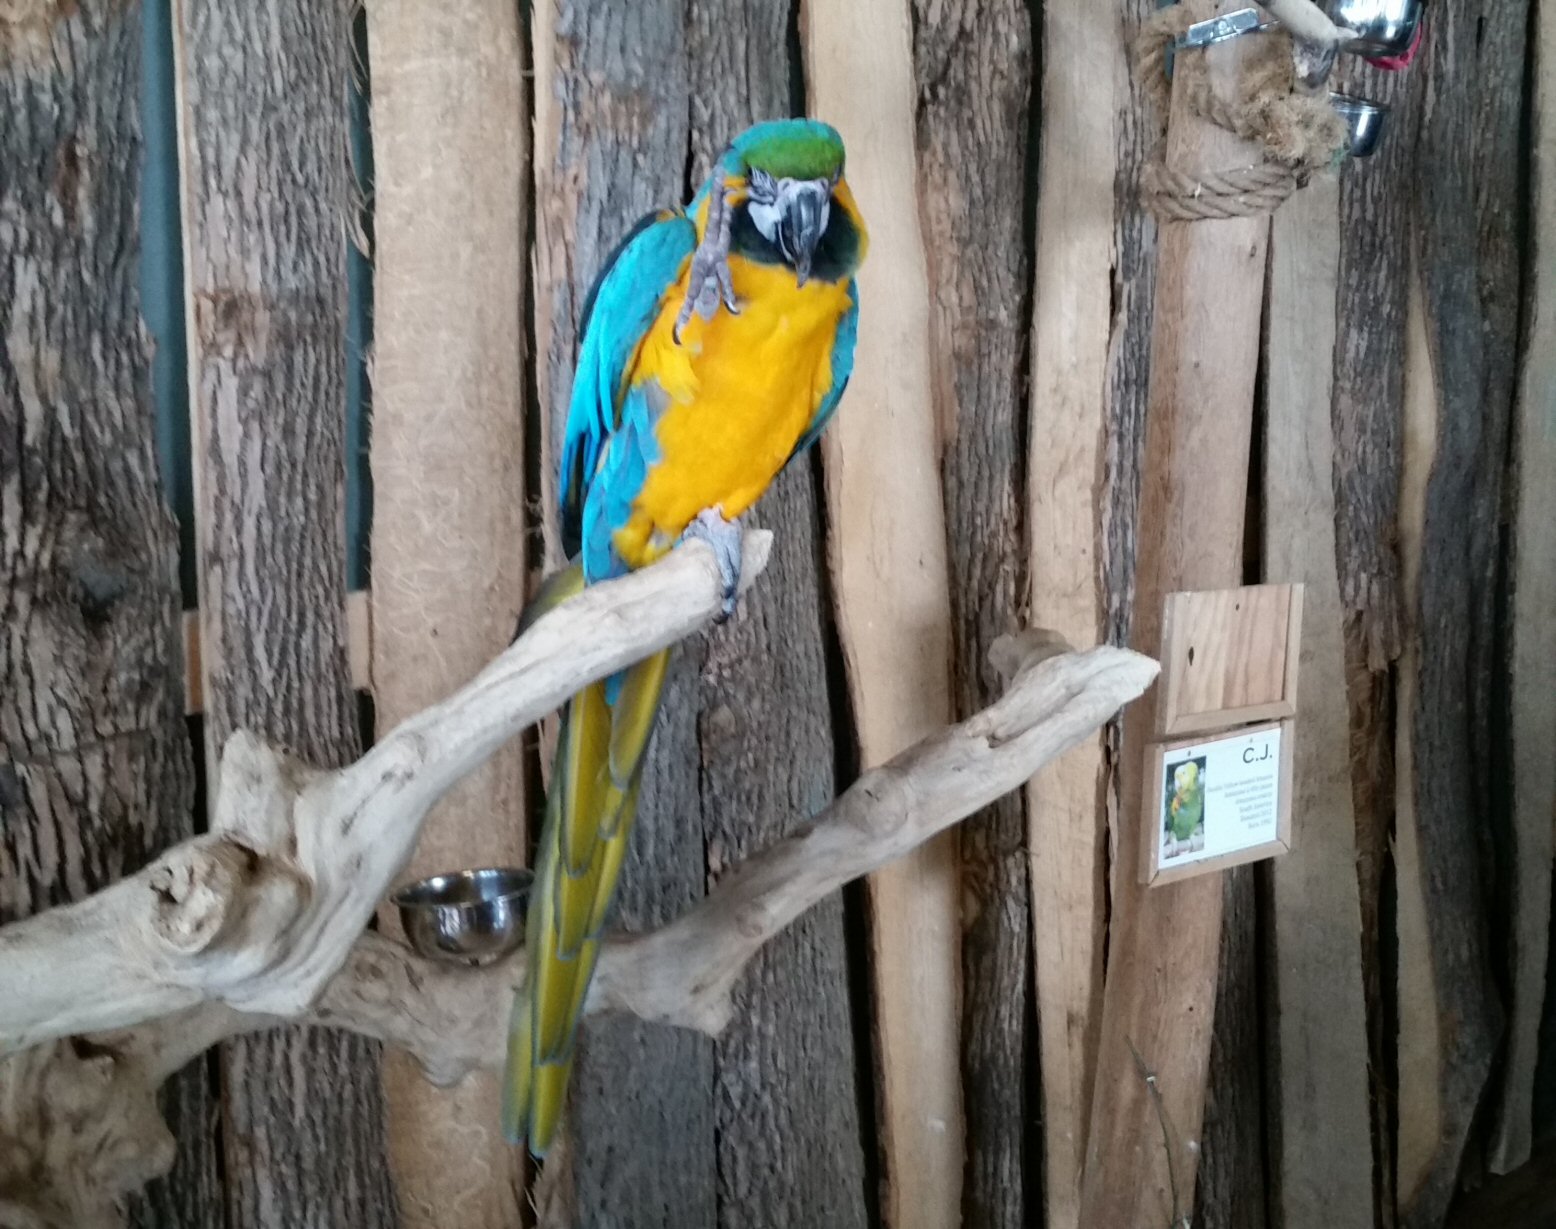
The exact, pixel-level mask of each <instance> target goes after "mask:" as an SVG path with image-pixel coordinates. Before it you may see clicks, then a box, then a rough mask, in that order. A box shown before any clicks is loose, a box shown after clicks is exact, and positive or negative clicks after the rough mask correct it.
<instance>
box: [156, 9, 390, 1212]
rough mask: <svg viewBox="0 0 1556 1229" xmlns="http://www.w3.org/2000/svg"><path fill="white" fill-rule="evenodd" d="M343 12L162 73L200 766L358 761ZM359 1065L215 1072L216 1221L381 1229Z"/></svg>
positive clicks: (281, 1049) (308, 1046) (370, 1110)
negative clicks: (168, 80) (249, 746)
mask: <svg viewBox="0 0 1556 1229" xmlns="http://www.w3.org/2000/svg"><path fill="white" fill-rule="evenodd" d="M347 18H348V14H347V10H346V9H345V8H343V7H341V6H337V5H323V6H319V5H313V4H307V3H303V2H302V0H265V2H264V3H257V4H251V5H247V6H243V7H241V8H232V7H228V6H222V5H217V4H211V3H208V2H207V0H185V2H184V3H183V4H182V5H181V6H180V7H179V11H178V23H177V26H176V27H175V31H174V48H175V55H176V56H177V57H178V63H179V89H180V93H181V97H180V117H179V118H180V137H181V142H182V179H183V195H184V202H185V217H184V226H185V250H186V253H187V259H186V264H185V268H186V277H187V302H188V312H187V327H188V331H189V364H190V393H191V397H190V400H191V412H192V416H193V436H194V463H195V486H196V505H197V520H198V526H199V530H198V534H199V547H200V586H201V592H200V597H201V627H202V634H201V650H202V652H201V660H202V668H203V670H204V676H205V677H204V688H203V692H204V698H205V733H206V761H207V764H208V765H209V766H210V772H209V777H210V780H211V782H212V785H213V787H216V788H213V789H212V791H211V795H212V797H215V796H216V792H217V788H219V783H218V782H217V780H216V777H217V773H216V771H215V765H216V763H217V753H218V750H219V749H220V748H221V747H222V746H223V745H224V744H225V743H226V740H227V738H228V736H229V735H230V734H231V733H232V732H233V731H234V730H237V729H240V728H246V729H249V730H253V731H255V732H256V733H258V734H259V735H260V736H262V737H264V738H267V739H270V740H273V741H274V742H276V743H279V744H281V745H283V746H286V747H288V748H290V749H291V750H292V751H294V752H295V753H296V754H298V755H300V756H302V757H303V758H304V759H307V760H309V761H312V762H314V763H316V764H319V765H321V766H333V765H338V764H342V763H345V762H347V761H349V760H351V759H352V758H354V757H355V755H356V753H357V751H358V749H359V745H360V736H359V731H358V717H357V707H356V698H355V695H354V693H353V692H352V690H351V686H350V681H349V676H348V673H347V666H346V649H345V640H346V637H345V570H346V569H345V563H346V559H345V542H344V530H343V520H344V511H343V506H342V483H343V479H344V460H343V454H344V427H345V352H346V350H345V345H346V341H345V339H346V234H347V221H348V215H349V212H350V209H351V199H352V197H351V183H350V171H349V164H348V161H347V127H346V123H347V93H346V86H347V79H348V78H347V73H348V72H349V71H350V65H351V52H350V41H349V36H348V25H347ZM378 1054H379V1048H378V1046H376V1045H373V1044H370V1043H367V1042H364V1041H362V1040H360V1039H358V1038H352V1037H346V1036H342V1035H339V1034H331V1033H326V1032H322V1031H316V1030H299V1031H287V1032H284V1033H283V1032H272V1033H266V1034H260V1035H258V1036H255V1037H252V1038H247V1039H242V1040H239V1041H236V1042H234V1043H232V1044H231V1045H229V1046H228V1047H227V1048H226V1050H225V1052H224V1054H223V1059H222V1076H223V1082H224V1090H223V1100H224V1105H223V1111H224V1125H225V1128H226V1138H225V1146H226V1152H227V1164H226V1174H227V1179H228V1192H227V1195H228V1224H229V1225H230V1226H232V1227H234V1229H248V1227H250V1226H254V1227H263V1229H272V1227H276V1229H279V1227H280V1226H286V1227H287V1229H292V1227H293V1226H297V1225H323V1224H333V1225H342V1226H344V1225H348V1224H349V1225H353V1226H356V1225H362V1226H375V1225H388V1224H392V1223H393V1222H394V1217H395V1212H394V1200H393V1196H392V1193H391V1191H390V1188H389V1182H388V1166H387V1164H386V1162H385V1155H384V1138H383V1103H382V1098H381V1096H380V1092H379V1080H378Z"/></svg>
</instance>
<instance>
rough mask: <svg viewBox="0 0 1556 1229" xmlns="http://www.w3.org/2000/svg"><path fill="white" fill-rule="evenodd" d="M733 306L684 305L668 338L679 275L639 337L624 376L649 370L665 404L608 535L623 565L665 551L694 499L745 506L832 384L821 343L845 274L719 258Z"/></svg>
mask: <svg viewBox="0 0 1556 1229" xmlns="http://www.w3.org/2000/svg"><path fill="white" fill-rule="evenodd" d="M730 271H731V273H732V274H733V278H734V285H735V295H736V299H737V301H738V303H739V306H740V312H739V314H738V315H737V314H734V313H731V312H729V311H728V310H726V309H724V308H722V307H721V308H719V310H718V311H717V312H716V313H715V314H714V316H713V319H711V320H703V319H702V318H701V317H700V316H696V315H694V316H693V317H692V319H691V321H690V322H689V323H688V324H687V326H686V327H685V328H684V329H683V330H682V332H681V341H680V344H679V345H677V344H676V342H675V339H674V337H673V328H674V325H675V318H676V315H677V313H678V312H679V311H680V309H681V303H682V300H683V299H684V297H685V294H686V280H685V277H684V276H683V278H682V280H681V282H680V284H678V285H677V286H676V287H675V289H674V291H673V292H672V293H671V294H670V295H669V297H668V298H667V300H666V303H665V306H664V308H663V309H662V310H661V311H660V314H659V316H658V318H657V319H656V320H655V321H654V323H653V325H652V326H651V328H650V329H649V331H648V333H647V335H646V336H645V337H644V339H643V343H642V345H641V346H640V347H639V348H638V352H637V355H636V356H635V359H634V362H633V366H632V369H631V374H630V375H629V377H628V382H629V383H630V384H639V383H642V382H644V381H646V380H653V381H655V382H656V383H657V384H658V385H659V386H660V388H662V389H663V390H664V394H665V396H666V397H667V398H668V402H669V404H668V405H667V406H666V407H665V409H664V411H663V413H662V414H661V415H660V417H659V420H658V426H657V430H656V432H655V434H656V437H657V443H658V447H659V460H658V462H657V463H656V464H655V465H653V466H652V467H651V468H650V469H649V472H648V476H647V478H646V479H645V481H644V483H643V487H642V489H641V490H640V491H639V493H638V496H637V498H636V499H635V500H634V501H633V515H632V518H631V520H630V521H629V522H628V524H627V525H625V526H623V527H622V528H621V529H620V530H619V531H618V532H617V534H616V546H617V550H618V551H619V552H620V553H621V555H622V557H623V558H624V559H626V560H627V562H628V563H629V564H630V565H631V566H634V567H636V566H640V565H641V564H643V563H646V562H649V561H650V560H651V559H653V558H655V557H657V556H658V555H660V554H662V553H664V551H665V550H668V549H669V547H670V546H672V545H673V544H674V541H675V539H676V538H677V537H679V535H680V533H681V531H682V530H683V529H685V527H686V526H687V524H688V523H690V521H691V520H692V518H693V517H695V516H696V515H697V514H698V513H699V512H701V511H702V510H703V509H704V508H710V507H714V506H719V507H722V508H723V510H724V515H725V516H726V517H728V518H730V519H733V518H735V517H737V516H740V515H741V514H742V513H744V512H745V511H746V509H747V508H749V507H750V506H751V505H752V504H753V503H754V502H756V499H757V498H758V497H759V496H760V495H761V493H762V492H763V491H764V490H766V488H767V485H768V484H769V483H770V482H771V481H772V480H773V477H774V476H775V475H776V474H777V473H778V471H779V470H780V469H781V468H782V467H783V464H784V462H785V461H787V460H788V458H789V454H790V453H791V452H792V451H793V450H794V446H795V444H796V443H798V442H799V439H800V437H801V436H802V435H804V434H805V431H806V430H807V429H808V428H809V426H810V423H811V420H812V418H813V417H814V416H815V413H816V407H817V406H818V405H819V404H820V402H821V399H822V398H823V397H824V396H825V395H826V393H827V390H828V389H830V388H831V386H832V363H831V355H832V344H833V340H834V338H835V336H836V333H837V326H838V321H839V320H840V319H841V318H842V316H843V314H844V313H845V312H846V311H847V310H848V308H849V305H850V304H849V296H848V287H847V285H846V284H832V283H827V282H821V281H811V282H807V283H806V284H805V285H804V286H803V287H801V286H796V285H795V279H794V272H793V270H791V269H789V268H787V267H785V266H782V265H762V264H756V263H754V262H751V261H747V260H745V259H743V258H741V257H740V256H738V255H735V256H731V258H730Z"/></svg>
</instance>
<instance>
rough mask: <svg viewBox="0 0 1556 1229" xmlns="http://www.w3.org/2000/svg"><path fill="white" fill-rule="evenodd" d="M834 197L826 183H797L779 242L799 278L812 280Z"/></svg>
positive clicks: (800, 282)
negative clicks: (811, 268)
mask: <svg viewBox="0 0 1556 1229" xmlns="http://www.w3.org/2000/svg"><path fill="white" fill-rule="evenodd" d="M830 196H831V193H830V192H829V191H828V190H827V185H826V184H825V183H801V184H796V185H795V187H794V189H793V192H792V193H791V194H790V196H789V199H788V200H787V202H785V208H784V211H783V217H782V218H781V219H780V220H779V222H778V237H779V243H780V245H781V246H782V248H783V250H784V251H785V252H786V253H788V256H789V259H790V260H791V261H793V262H794V273H795V281H796V283H797V284H798V285H801V286H803V285H804V284H805V283H806V282H807V281H809V280H810V266H811V262H812V261H813V260H815V258H816V248H817V247H818V246H819V245H820V243H821V237H822V235H823V234H825V233H826V229H827V218H828V216H829V214H830V208H829V205H830Z"/></svg>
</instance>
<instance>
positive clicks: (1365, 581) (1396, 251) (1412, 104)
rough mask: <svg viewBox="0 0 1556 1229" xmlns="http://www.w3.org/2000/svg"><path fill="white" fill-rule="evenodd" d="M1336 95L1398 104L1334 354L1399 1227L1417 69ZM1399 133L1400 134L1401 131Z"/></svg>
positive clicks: (1374, 1052)
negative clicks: (1397, 1013)
mask: <svg viewBox="0 0 1556 1229" xmlns="http://www.w3.org/2000/svg"><path fill="white" fill-rule="evenodd" d="M1341 61H1342V63H1341V66H1340V68H1339V70H1338V73H1337V77H1338V87H1339V88H1341V89H1345V90H1348V91H1360V92H1364V93H1366V95H1367V97H1369V98H1376V99H1378V100H1379V101H1380V102H1382V103H1384V104H1385V105H1387V106H1388V107H1389V108H1390V113H1389V125H1390V131H1391V133H1392V134H1393V135H1392V137H1391V139H1390V140H1387V141H1384V142H1382V144H1381V145H1380V146H1379V148H1378V149H1377V151H1376V152H1375V153H1374V154H1373V155H1372V156H1371V157H1369V158H1365V159H1359V160H1358V159H1351V160H1348V161H1347V162H1346V163H1345V164H1343V166H1342V169H1341V172H1340V198H1339V212H1340V223H1339V226H1340V263H1339V273H1338V276H1337V283H1336V305H1335V317H1336V326H1335V348H1334V408H1333V424H1334V426H1333V434H1334V487H1335V564H1336V569H1337V572H1338V575H1339V583H1340V601H1341V606H1342V610H1343V618H1344V637H1345V661H1346V691H1347V696H1348V699H1349V702H1350V730H1351V796H1352V799H1353V806H1354V810H1355V814H1356V869H1357V878H1358V880H1359V887H1360V896H1359V902H1360V906H1361V919H1362V925H1361V942H1362V984H1363V991H1364V994H1365V999H1366V1006H1367V1033H1368V1053H1369V1079H1370V1083H1371V1088H1372V1097H1371V1101H1372V1119H1373V1135H1372V1141H1373V1142H1372V1153H1373V1157H1374V1160H1375V1163H1376V1166H1377V1168H1376V1171H1375V1172H1376V1181H1375V1184H1374V1204H1375V1207H1376V1210H1377V1214H1378V1218H1379V1225H1380V1226H1381V1229H1392V1225H1393V1223H1394V1221H1393V1218H1394V1160H1395V1155H1396V1152H1395V1146H1394V1140H1395V1134H1394V1126H1393V1122H1394V1116H1395V1110H1396V1108H1397V1106H1396V1102H1395V1097H1394V1092H1393V1088H1392V1072H1393V1070H1394V1059H1393V1053H1394V1037H1393V1034H1392V1032H1391V1030H1392V1029H1393V1028H1394V1020H1393V1011H1394V1009H1393V993H1394V989H1393V986H1392V985H1390V986H1388V987H1387V989H1386V990H1385V986H1384V978H1385V973H1384V967H1385V962H1386V961H1392V956H1391V955H1386V952H1388V951H1389V950H1390V949H1391V947H1392V942H1393V940H1392V932H1393V914H1392V908H1393V907H1392V904H1391V903H1390V901H1391V900H1392V896H1391V893H1392V891H1393V882H1394V865H1393V859H1394V851H1393V840H1394V820H1395V816H1394V807H1395V792H1396V791H1395V782H1394V747H1395V698H1396V697H1395V694H1394V677H1393V669H1394V664H1395V662H1396V660H1397V659H1398V656H1399V653H1400V637H1401V623H1400V619H1401V613H1400V612H1401V601H1402V599H1401V593H1400V575H1399V568H1400V561H1399V552H1398V543H1397V537H1398V522H1399V507H1398V504H1399V480H1400V469H1401V454H1402V450H1403V444H1402V432H1403V426H1402V424H1403V422H1404V418H1405V411H1404V371H1405V335H1406V331H1407V330H1406V320H1405V316H1406V298H1407V295H1406V285H1407V283H1408V280H1409V268H1410V259H1411V258H1410V251H1411V246H1412V243H1413V237H1412V232H1413V227H1414V203H1415V199H1416V174H1417V171H1416V142H1415V134H1416V133H1417V132H1418V131H1419V124H1420V118H1419V113H1420V95H1421V92H1422V91H1421V88H1420V86H1421V82H1422V75H1421V73H1420V71H1419V70H1415V71H1411V72H1401V73H1378V72H1376V71H1375V70H1373V69H1372V68H1371V66H1370V65H1368V64H1366V63H1364V62H1362V61H1360V60H1357V59H1356V58H1355V57H1346V56H1342V57H1341ZM1401 134H1403V135H1401Z"/></svg>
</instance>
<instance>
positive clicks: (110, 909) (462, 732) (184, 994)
mask: <svg viewBox="0 0 1556 1229" xmlns="http://www.w3.org/2000/svg"><path fill="white" fill-rule="evenodd" d="M770 545H771V537H770V535H768V534H765V533H762V532H760V531H750V532H748V533H747V535H746V545H745V560H746V568H745V581H746V583H747V584H749V583H750V581H752V580H754V579H755V577H756V575H757V574H758V573H760V571H761V569H762V568H763V566H765V564H766V561H767V554H768V550H769V548H770ZM718 606H719V582H718V579H717V569H716V567H715V566H714V561H713V558H712V554H711V552H710V551H708V550H707V549H706V548H704V547H703V546H701V545H698V544H695V543H693V544H691V546H690V548H689V549H684V550H677V551H674V552H672V553H671V555H670V557H669V558H668V559H666V560H664V561H663V562H661V563H660V564H658V565H656V566H655V567H652V568H648V569H646V570H644V571H642V572H639V573H636V574H634V575H632V576H628V577H624V578H622V579H621V580H618V581H613V582H611V583H609V584H605V585H600V586H597V587H595V588H593V589H591V590H589V591H588V592H585V593H583V594H581V595H580V596H579V597H577V598H575V599H574V600H573V601H571V602H569V603H567V605H566V607H565V608H564V609H562V610H558V611H554V612H552V613H551V614H549V615H547V616H546V617H545V618H543V619H541V620H539V621H538V622H537V623H536V624H535V626H534V627H533V628H531V629H530V631H529V632H528V633H527V634H526V635H524V636H523V637H522V638H520V639H519V640H518V641H517V642H516V643H514V644H513V645H512V646H511V647H510V648H509V649H508V650H507V651H506V652H504V653H503V654H502V655H501V656H500V657H498V658H497V659H496V660H495V661H494V662H493V663H492V664H491V665H490V666H488V667H487V668H486V669H485V670H483V671H482V672H481V673H480V674H479V675H478V676H477V677H476V678H475V679H473V680H472V681H471V682H470V683H469V685H467V686H466V687H464V688H461V689H460V690H459V691H458V692H456V693H455V694H454V695H452V696H450V697H449V698H448V699H447V700H444V701H443V702H442V703H441V704H437V705H434V706H433V707H431V708H429V709H426V710H424V711H423V712H421V713H420V714H418V715H417V716H415V717H413V718H411V719H410V720H408V721H406V722H405V723H404V724H403V725H400V726H399V727H397V728H396V729H395V730H394V731H393V732H391V733H390V734H389V735H388V736H387V737H385V738H384V739H383V740H382V741H381V742H379V744H378V745H377V746H375V747H374V748H373V749H372V750H371V751H369V752H368V753H367V754H366V755H364V756H363V757H362V758H361V759H359V760H358V761H357V762H356V763H354V764H352V765H350V766H348V767H346V768H342V769H339V770H337V771H335V772H328V773H325V772H319V771H318V770H315V769H312V768H309V767H307V766H306V765H303V764H301V763H299V762H297V761H296V760H293V759H291V758H289V757H287V756H286V755H284V754H283V753H281V752H279V751H276V750H274V749H273V748H271V747H269V746H267V745H265V744H264V743H262V742H260V741H259V739H257V738H255V737H254V736H253V735H252V734H250V733H247V732H246V731H239V732H237V733H236V734H234V735H233V737H232V738H231V739H230V740H229V742H228V744H227V749H226V753H225V755H224V756H223V759H222V764H221V769H222V771H221V784H220V788H219V794H218V798H217V801H216V807H215V811H214V818H213V823H212V831H211V832H210V833H209V834H208V835H206V836H202V837H197V838H196V839H194V840H191V841H186V842H184V843H183V844H181V845H177V846H174V847H173V848H172V849H171V850H169V851H168V852H167V853H165V854H163V855H162V856H161V857H160V858H158V859H157V860H156V861H154V862H152V863H151V865H149V866H148V867H146V868H145V869H144V870H142V871H141V872H140V873H139V874H137V875H134V876H132V877H130V878H128V879H125V880H122V881H120V882H119V883H117V884H115V885H113V886H112V887H110V888H108V889H106V890H105V891H102V892H99V893H98V894H97V895H95V896H92V897H89V898H88V899H87V900H84V901H82V902H81V903H80V904H77V905H71V906H68V907H66V908H60V909H53V910H50V911H48V912H46V913H41V914H39V915H37V916H36V917H33V918H30V919H28V920H26V921H24V922H19V923H17V924H15V925H13V926H8V927H5V928H4V929H0V970H3V977H0V981H3V983H4V984H5V985H6V987H7V994H6V995H5V996H4V1000H3V1002H0V1047H4V1048H9V1049H19V1048H23V1047H25V1046H29V1045H36V1044H38V1043H40V1042H43V1041H47V1040H50V1039H53V1038H59V1037H68V1036H71V1035H73V1034H76V1033H82V1032H92V1031H96V1030H101V1029H111V1028H124V1027H129V1026H132V1025H135V1024H138V1023H140V1022H141V1021H143V1020H147V1019H151V1018H153V1017H156V1016H161V1015H166V1014H168V1013H169V1012H173V1011H177V1010H180V1009H182V1008H185V1007H189V1006H192V1005H194V1004H196V1003H199V1002H202V1001H204V1000H207V999H215V1000H220V1001H224V1002H226V1003H228V1004H229V1005H231V1006H233V1007H236V1008H238V1009H239V1010H242V1011H246V1012H252V1013H259V1014H262V1015H278V1016H296V1015H300V1014H301V1013H303V1012H304V1011H306V1010H307V1009H308V1008H309V1006H310V1005H311V1004H312V1003H314V1002H315V1001H316V1000H317V999H318V997H319V994H320V993H321V992H322V990H323V989H324V986H325V983H326V982H328V981H329V979H330V978H331V976H333V974H334V973H335V971H336V970H337V969H338V968H339V967H340V965H341V963H342V962H343V961H344V960H345V958H346V953H347V952H348V951H349V950H350V949H351V947H352V945H353V944H355V943H356V941H357V939H358V938H359V937H360V935H361V932H362V929H363V927H364V926H365V925H366V924H367V920H368V919H369V918H370V917H371V916H372V914H373V911H374V909H375V908H376V907H377V906H378V903H379V901H380V900H381V899H382V897H383V894H384V892H385V890H386V889H387V888H388V887H389V884H390V883H391V881H392V880H393V879H394V877H395V875H396V874H397V873H398V872H399V870H400V868H401V867H402V866H404V865H405V863H406V861H407V859H408V858H409V857H410V855H411V852H412V850H413V849H414V847H415V844H416V839H417V837H418V836H419V835H420V831H421V823H422V820H423V818H424V817H425V816H426V813H427V810H428V808H429V807H431V806H432V805H433V803H435V802H437V801H438V799H440V798H441V797H442V796H443V795H444V794H445V793H447V792H448V790H449V789H450V788H452V787H453V786H454V785H455V784H456V783H457V782H458V781H460V780H462V779H463V778H464V777H465V776H466V775H467V774H468V773H470V772H471V771H473V770H474V769H475V768H477V767H478V766H479V765H481V764H482V763H484V762H485V761H486V760H487V758H488V757H490V756H491V754H492V753H493V752H494V751H496V750H497V748H499V747H500V746H502V744H503V743H505V742H506V741H507V740H508V739H510V738H512V737H513V736H514V735H515V734H517V733H518V732H519V731H520V730H522V729H524V728H525V727H526V726H529V725H532V724H533V723H534V722H536V721H537V720H539V719H540V718H541V717H543V716H544V715H546V714H547V713H549V712H551V711H552V710H554V709H556V708H557V707H558V706H560V705H561V704H562V703H563V702H564V701H565V700H566V699H567V698H568V697H569V696H570V695H572V694H573V693H574V692H575V691H576V690H577V689H578V688H579V687H580V686H582V685H583V684H585V683H587V682H589V681H590V680H592V679H598V678H602V677H604V676H606V675H608V674H610V673H612V672H613V671H616V670H619V669H621V668H622V667H623V666H626V665H629V664H631V663H632V662H633V661H636V660H638V659H640V658H642V657H643V656H645V655H647V654H648V653H651V652H654V651H655V650H657V649H660V648H663V647H665V646H667V645H670V644H673V643H675V642H676V641H677V640H680V639H681V638H682V637H684V636H686V635H688V634H689V633H690V632H692V631H694V630H696V629H697V628H698V627H700V626H701V625H703V624H705V623H707V622H708V621H709V620H711V619H712V617H713V615H714V613H715V611H716V610H717V609H718ZM62 967H66V968H69V969H70V970H71V973H72V975H71V977H69V978H62V977H60V976H59V975H58V972H59V969H60V968H62Z"/></svg>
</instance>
